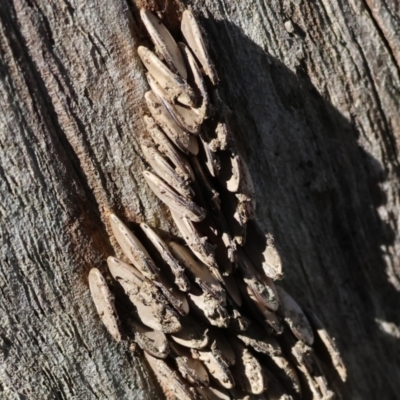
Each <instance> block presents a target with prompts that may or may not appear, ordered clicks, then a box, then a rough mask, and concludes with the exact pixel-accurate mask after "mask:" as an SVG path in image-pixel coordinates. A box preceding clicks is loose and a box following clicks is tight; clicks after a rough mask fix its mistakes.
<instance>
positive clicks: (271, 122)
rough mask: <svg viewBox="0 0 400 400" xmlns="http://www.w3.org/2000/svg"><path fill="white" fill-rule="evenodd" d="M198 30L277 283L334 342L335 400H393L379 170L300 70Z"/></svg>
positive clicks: (398, 346) (233, 33)
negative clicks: (338, 375) (341, 379)
mask: <svg viewBox="0 0 400 400" xmlns="http://www.w3.org/2000/svg"><path fill="white" fill-rule="evenodd" d="M201 22H202V24H203V25H204V26H205V27H206V30H207V32H209V35H210V36H211V37H212V39H211V40H210V43H212V49H211V50H212V56H213V58H214V60H217V62H216V64H217V68H218V72H219V75H220V79H221V84H220V94H221V97H222V98H223V99H224V100H225V102H226V103H227V104H228V106H229V107H230V108H231V109H232V110H233V114H234V116H235V119H236V124H235V125H236V126H235V128H236V129H235V131H236V135H237V136H238V140H239V142H240V147H241V148H242V150H244V156H245V159H246V161H247V162H248V164H249V166H250V171H251V174H252V177H253V180H254V183H255V187H256V195H257V204H258V210H257V217H258V219H259V220H260V222H261V224H262V225H263V226H264V228H265V230H266V232H270V233H271V234H273V236H274V238H275V245H276V247H277V249H278V251H279V253H280V256H281V258H282V260H283V263H284V272H285V279H284V281H283V282H284V283H283V285H284V286H288V287H289V290H290V292H291V293H292V294H293V295H294V296H295V297H296V298H298V299H299V301H300V303H301V304H302V305H303V306H309V307H311V308H312V309H313V310H314V311H315V312H316V314H317V315H319V316H320V318H321V320H322V321H323V323H324V324H326V328H327V330H328V332H329V333H330V334H331V335H332V336H334V337H336V339H337V344H338V347H339V349H340V351H341V353H342V355H343V357H344V360H345V362H346V365H347V368H348V373H349V378H348V382H347V383H346V384H345V385H344V386H343V387H342V388H341V391H342V393H343V395H344V398H363V399H367V398H371V399H372V398H378V397H379V396H380V395H381V394H382V393H385V396H386V397H385V398H395V385H394V384H393V382H396V381H398V379H399V377H400V374H399V369H398V368H396V367H395V365H396V362H397V364H398V360H399V351H400V341H399V340H398V339H397V338H396V337H395V336H394V335H393V336H391V335H389V334H387V333H385V332H384V331H383V330H382V329H381V328H380V325H379V324H380V322H379V321H386V322H389V323H393V324H395V325H397V326H399V325H400V317H399V314H398V312H397V310H398V307H397V306H396V305H397V304H398V302H399V300H398V299H399V296H398V293H397V292H396V290H395V288H394V286H392V284H391V283H390V282H389V276H388V272H387V265H386V262H385V259H384V250H383V249H384V248H385V247H386V246H388V245H390V244H392V243H393V241H394V232H393V231H392V229H391V227H390V226H388V225H387V224H385V223H384V222H383V221H382V220H381V218H380V216H379V213H378V209H379V207H380V206H382V205H384V204H385V203H386V199H385V196H384V193H383V191H382V190H381V188H380V185H381V184H383V183H384V181H385V170H384V168H383V167H382V166H381V165H380V163H379V162H378V161H377V160H376V159H374V158H373V157H372V156H371V155H370V154H368V153H367V152H366V151H365V150H363V149H362V148H361V147H360V146H359V145H358V143H357V139H358V132H357V128H356V126H355V123H353V122H352V121H349V120H348V119H347V118H346V117H344V116H343V115H342V114H341V113H340V112H339V111H338V110H337V109H335V107H333V106H332V104H330V102H329V101H327V100H326V99H324V98H323V97H322V96H321V95H320V94H319V91H318V89H317V88H316V87H314V86H313V84H312V83H311V81H310V78H309V76H312V75H313V71H310V70H306V68H307V64H306V63H305V62H304V60H303V61H301V62H299V64H298V67H297V69H296V71H291V70H290V69H288V68H287V67H286V66H285V65H283V64H282V63H281V62H280V61H279V60H277V59H276V58H273V57H271V56H270V55H269V54H268V52H267V51H265V50H264V49H262V48H260V47H259V46H258V45H257V44H255V43H254V42H252V41H251V40H250V39H249V38H248V37H247V36H246V35H245V34H244V33H243V31H242V30H241V29H240V28H238V27H237V26H235V25H233V24H231V23H229V22H227V21H217V20H214V19H213V18H212V16H210V17H209V19H203V20H202V21H201ZM308 65H309V64H308ZM325 97H327V95H325ZM355 118H357V116H356V117H355ZM386 134H387V136H388V137H390V132H387V133H386ZM382 145H384V144H382ZM370 382H371V383H370ZM372 382H373V383H372ZM360 396H361V397H360ZM392 396H393V397H392Z"/></svg>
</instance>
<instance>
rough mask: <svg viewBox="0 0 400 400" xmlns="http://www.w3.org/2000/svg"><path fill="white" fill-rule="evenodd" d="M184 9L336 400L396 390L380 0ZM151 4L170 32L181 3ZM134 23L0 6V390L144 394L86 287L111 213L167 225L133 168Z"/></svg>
mask: <svg viewBox="0 0 400 400" xmlns="http://www.w3.org/2000/svg"><path fill="white" fill-rule="evenodd" d="M192 3H193V7H194V8H195V9H196V10H199V11H200V13H201V15H202V16H203V18H202V23H203V25H204V27H205V29H206V31H207V33H208V35H209V39H210V45H211V48H212V55H213V56H214V59H215V60H216V64H217V68H218V71H219V74H220V77H221V79H222V84H221V93H222V96H223V97H224V99H225V100H226V102H227V103H228V104H229V106H230V107H231V108H232V109H233V111H234V113H235V117H236V119H237V124H238V126H237V128H238V129H237V134H238V137H239V140H240V143H241V146H242V147H243V149H244V152H245V156H246V159H247V161H248V163H249V165H250V170H251V174H252V176H253V179H254V181H255V185H256V193H257V201H258V217H259V220H260V221H261V223H262V225H263V226H264V227H265V229H266V230H268V231H269V232H271V233H272V234H273V235H274V237H275V244H276V246H277V248H278V250H279V253H280V255H281V257H282V259H283V261H284V269H285V273H286V276H285V284H286V286H287V287H289V289H290V291H291V293H292V294H294V295H295V296H296V297H297V298H298V299H299V300H300V301H301V303H302V304H303V305H306V306H310V307H311V308H313V309H314V310H315V312H316V313H317V314H318V315H319V316H320V318H321V319H322V321H324V323H326V325H327V328H328V330H329V332H330V333H331V334H332V335H333V336H335V337H336V338H337V343H338V346H339V348H340V350H341V351H342V354H343V356H344V359H345V361H346V364H347V366H348V369H349V380H348V383H347V384H346V385H344V387H343V388H342V393H343V395H344V398H345V399H363V400H365V399H377V398H379V399H395V398H397V397H398V395H397V393H398V382H400V330H399V326H400V314H399V312H398V310H399V305H400V302H399V292H398V291H399V289H400V281H399V275H400V271H399V266H398V264H399V254H400V253H399V250H400V240H399V229H398V221H399V217H400V215H399V202H400V197H399V179H398V178H399V158H398V143H397V141H398V135H399V134H400V113H399V99H400V97H399V94H400V76H399V65H400V39H399V37H400V35H399V34H400V32H399V27H400V17H399V6H398V3H397V2H396V1H394V0H390V1H386V2H385V1H384V0H363V1H359V0H348V1H344V2H342V1H339V0H316V1H312V2H309V1H305V0H292V1H289V0H285V1H276V2H261V1H251V2H250V1H247V2H239V1H238V2H232V1H230V0H221V1H217V0H208V1H196V2H195V1H193V2H192ZM167 4H169V5H168V6H167ZM150 5H154V3H153V2H150ZM186 5H187V3H186ZM159 7H160V8H159V9H160V10H162V11H165V12H164V14H163V15H164V16H165V17H166V18H167V23H168V24H169V26H170V27H172V28H174V27H176V25H174V24H175V23H176V20H177V16H178V14H177V13H176V10H178V9H179V5H176V4H173V3H172V2H167V1H165V2H164V4H161V5H159ZM138 21H139V18H138V12H137V5H135V4H133V3H131V2H126V1H125V0H115V1H92V0H88V1H54V0H50V1H38V0H2V1H1V2H0V57H1V58H0V76H1V79H0V86H1V87H0V107H1V112H0V124H1V125H0V126H1V129H0V146H1V150H0V215H1V225H0V230H1V250H0V251H1V253H0V254H1V266H0V339H1V340H0V344H1V345H0V397H1V398H2V399H3V398H4V399H29V400H31V399H58V398H60V399H130V398H154V397H157V395H156V394H155V392H154V389H152V384H151V380H149V378H148V375H147V372H146V369H145V367H144V365H143V362H142V360H141V359H139V358H136V357H134V356H131V355H130V354H129V353H128V352H127V351H126V349H124V348H123V346H121V345H117V344H115V343H113V341H112V339H111V338H110V336H109V335H108V334H107V332H106V331H105V329H104V328H103V326H102V325H101V323H100V321H99V318H98V316H97V315H96V312H95V309H94V306H93V304H92V302H91V299H90V297H89V292H88V284H87V273H88V270H89V268H90V267H92V266H97V267H99V268H100V269H104V268H105V257H106V255H108V254H112V253H113V252H114V243H113V242H112V241H111V242H110V239H109V237H108V235H109V233H110V231H109V227H108V226H106V216H107V213H108V212H109V211H110V210H114V211H115V212H116V213H117V214H118V215H119V216H120V217H122V218H123V219H125V220H129V221H143V220H145V221H147V222H148V223H149V224H150V225H153V226H159V227H161V228H162V229H165V230H171V226H172V225H171V222H170V219H169V217H168V214H167V213H166V212H165V208H164V207H163V206H161V205H160V203H159V202H158V201H157V200H156V198H155V197H154V195H152V194H151V192H150V190H149V189H148V188H147V187H146V185H145V183H144V181H143V178H142V176H141V174H140V173H139V172H140V171H141V170H142V169H143V168H145V166H146V165H145V163H144V161H143V158H142V155H141V153H140V150H139V147H138V141H137V137H138V135H140V134H142V133H143V123H142V121H141V115H142V114H143V112H144V111H145V107H144V102H143V93H144V91H145V90H146V83H145V79H144V73H143V68H142V67H141V65H140V63H139V60H138V57H137V55H136V51H135V49H136V47H137V46H138V44H139V43H141V42H143V41H145V40H146V37H145V35H144V31H143V29H142V26H141V25H140V23H139V22H138Z"/></svg>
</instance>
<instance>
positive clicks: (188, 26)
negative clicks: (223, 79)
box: [181, 10, 219, 85]
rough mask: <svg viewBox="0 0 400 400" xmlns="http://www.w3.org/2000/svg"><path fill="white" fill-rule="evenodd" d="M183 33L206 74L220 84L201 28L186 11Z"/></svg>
mask: <svg viewBox="0 0 400 400" xmlns="http://www.w3.org/2000/svg"><path fill="white" fill-rule="evenodd" d="M181 31H182V33H183V36H184V37H185V39H186V42H187V43H188V45H189V47H190V48H191V49H192V51H193V53H194V54H195V55H196V57H197V59H198V60H199V61H200V64H201V65H202V67H203V69H204V71H205V73H206V74H207V75H208V77H209V78H210V80H211V82H212V83H213V84H214V85H217V84H218V82H219V79H218V75H217V71H216V70H215V67H214V64H213V62H212V60H211V58H210V56H209V55H208V50H207V46H206V44H205V41H204V37H203V35H202V33H201V28H200V26H199V24H198V23H197V21H196V18H195V16H194V15H193V13H192V11H190V10H185V11H184V12H183V14H182V22H181Z"/></svg>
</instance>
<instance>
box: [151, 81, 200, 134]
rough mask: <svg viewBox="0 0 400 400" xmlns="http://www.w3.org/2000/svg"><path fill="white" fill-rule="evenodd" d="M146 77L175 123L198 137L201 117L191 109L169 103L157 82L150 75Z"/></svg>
mask: <svg viewBox="0 0 400 400" xmlns="http://www.w3.org/2000/svg"><path fill="white" fill-rule="evenodd" d="M146 77H147V82H148V83H149V85H150V88H151V90H152V91H153V92H154V93H155V95H156V96H157V97H158V99H159V100H160V101H161V102H162V104H163V105H164V107H165V108H166V109H167V110H168V112H169V114H170V115H171V117H172V118H173V120H174V121H175V123H176V124H177V125H178V126H179V127H180V128H181V129H183V130H184V131H185V132H189V133H190V134H192V135H198V134H199V130H200V125H201V121H200V118H199V116H198V115H197V114H196V113H195V112H194V111H193V110H192V109H191V108H190V107H185V106H184V105H180V104H179V103H170V102H168V101H167V99H166V98H165V95H164V93H163V91H162V89H161V87H160V85H159V84H158V83H157V81H156V80H155V79H154V78H153V77H152V76H151V75H150V74H147V75H146Z"/></svg>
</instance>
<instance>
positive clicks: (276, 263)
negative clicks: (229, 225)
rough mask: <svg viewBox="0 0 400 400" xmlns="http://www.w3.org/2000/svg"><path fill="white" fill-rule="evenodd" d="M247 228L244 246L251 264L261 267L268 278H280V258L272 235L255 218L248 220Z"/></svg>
mask: <svg viewBox="0 0 400 400" xmlns="http://www.w3.org/2000/svg"><path fill="white" fill-rule="evenodd" d="M248 228H249V229H248V240H247V242H246V244H245V248H244V250H245V252H246V254H247V256H248V257H249V258H250V259H251V261H252V262H253V264H255V265H256V266H257V267H259V268H262V269H263V271H264V273H265V275H267V276H268V277H269V278H271V279H273V280H278V279H282V278H283V267H282V260H281V257H280V255H279V253H278V250H277V249H276V247H275V244H274V239H273V236H272V235H271V234H270V233H265V232H264V231H263V229H262V228H261V226H260V225H259V223H258V222H257V221H256V220H254V221H249V223H248Z"/></svg>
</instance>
